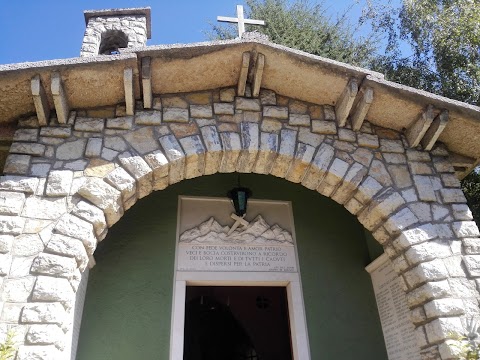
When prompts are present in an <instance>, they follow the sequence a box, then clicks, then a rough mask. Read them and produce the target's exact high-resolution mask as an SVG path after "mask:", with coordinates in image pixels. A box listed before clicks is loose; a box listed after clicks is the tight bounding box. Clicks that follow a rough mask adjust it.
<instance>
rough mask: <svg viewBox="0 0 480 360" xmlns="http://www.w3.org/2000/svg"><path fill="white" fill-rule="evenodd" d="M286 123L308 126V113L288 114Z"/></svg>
mask: <svg viewBox="0 0 480 360" xmlns="http://www.w3.org/2000/svg"><path fill="white" fill-rule="evenodd" d="M288 125H290V126H308V127H310V115H301V114H290V116H289V118H288Z"/></svg>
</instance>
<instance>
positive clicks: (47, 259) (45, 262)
mask: <svg viewBox="0 0 480 360" xmlns="http://www.w3.org/2000/svg"><path fill="white" fill-rule="evenodd" d="M76 268H77V262H76V261H75V259H73V258H70V257H64V256H58V255H52V254H45V253H43V254H40V255H38V256H37V257H36V258H35V259H34V260H33V264H32V268H31V271H32V272H33V273H37V274H42V275H51V276H59V277H66V278H68V277H71V276H72V274H73V272H74V270H75V269H76Z"/></svg>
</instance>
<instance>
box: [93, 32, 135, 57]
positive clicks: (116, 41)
mask: <svg viewBox="0 0 480 360" xmlns="http://www.w3.org/2000/svg"><path fill="white" fill-rule="evenodd" d="M127 46H128V36H127V35H126V34H125V33H124V32H123V31H121V30H107V31H105V32H104V33H103V34H102V36H101V42H100V48H99V50H98V55H115V54H119V49H121V48H126V47H127Z"/></svg>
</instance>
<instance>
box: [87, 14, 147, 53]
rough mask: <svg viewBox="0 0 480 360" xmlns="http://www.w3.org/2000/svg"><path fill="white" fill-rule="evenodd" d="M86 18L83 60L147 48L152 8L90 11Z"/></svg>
mask: <svg viewBox="0 0 480 360" xmlns="http://www.w3.org/2000/svg"><path fill="white" fill-rule="evenodd" d="M84 15H85V24H86V26H87V28H86V30H85V35H84V36H83V43H82V49H81V50H80V56H81V57H85V56H97V55H114V54H118V53H119V49H121V48H131V47H141V46H146V45H147V39H150V37H151V22H150V20H151V17H150V8H149V7H144V8H130V9H106V10H87V11H84Z"/></svg>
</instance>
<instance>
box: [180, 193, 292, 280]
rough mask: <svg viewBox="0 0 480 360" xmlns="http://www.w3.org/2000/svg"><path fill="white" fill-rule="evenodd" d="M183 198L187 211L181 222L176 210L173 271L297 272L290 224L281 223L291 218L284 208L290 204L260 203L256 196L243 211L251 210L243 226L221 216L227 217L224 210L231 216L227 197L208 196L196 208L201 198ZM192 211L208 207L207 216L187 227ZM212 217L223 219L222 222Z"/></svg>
mask: <svg viewBox="0 0 480 360" xmlns="http://www.w3.org/2000/svg"><path fill="white" fill-rule="evenodd" d="M184 201H185V202H187V204H183V205H182V208H184V209H183V210H185V213H186V216H185V221H183V220H184V219H183V218H182V212H180V216H181V219H180V223H181V225H180V231H181V233H180V235H179V239H178V244H177V270H178V271H226V272H297V271H298V269H297V256H296V252H295V242H294V239H293V237H292V234H291V229H292V225H291V224H285V222H288V219H289V218H290V217H289V216H288V214H285V213H286V212H288V211H290V208H289V207H286V206H285V203H284V202H282V203H281V204H280V206H275V204H274V203H273V202H268V204H267V205H266V204H265V203H262V204H261V206H260V204H256V201H255V200H254V201H252V202H249V209H248V213H247V215H250V214H251V215H250V218H249V217H248V216H246V217H245V220H246V221H245V223H246V225H242V226H239V227H237V228H235V226H234V223H235V222H234V220H232V219H231V218H230V220H229V221H228V220H226V221H225V219H228V217H227V218H225V215H226V214H228V216H230V215H231V213H232V210H233V207H231V204H229V202H228V201H225V200H224V199H218V200H216V201H214V200H212V199H207V200H205V204H204V206H202V207H201V208H200V207H198V202H199V201H200V200H196V201H193V200H192V202H193V203H192V204H190V203H188V199H185V200H184ZM196 209H198V210H196ZM195 211H199V213H198V219H202V216H203V217H205V214H208V213H209V212H210V215H211V216H210V217H209V218H208V219H207V220H204V221H202V222H200V223H197V224H196V226H192V225H193V224H192V222H193V221H194V219H195V216H192V212H195ZM261 212H264V214H266V215H264V214H262V213H261ZM253 216H254V217H253ZM264 216H266V217H267V218H268V219H269V222H267V220H266V219H265V218H264ZM217 219H222V220H223V225H222V224H220V223H219V220H217ZM242 221H243V220H242ZM182 223H186V224H187V225H182ZM232 226H233V228H232Z"/></svg>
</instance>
